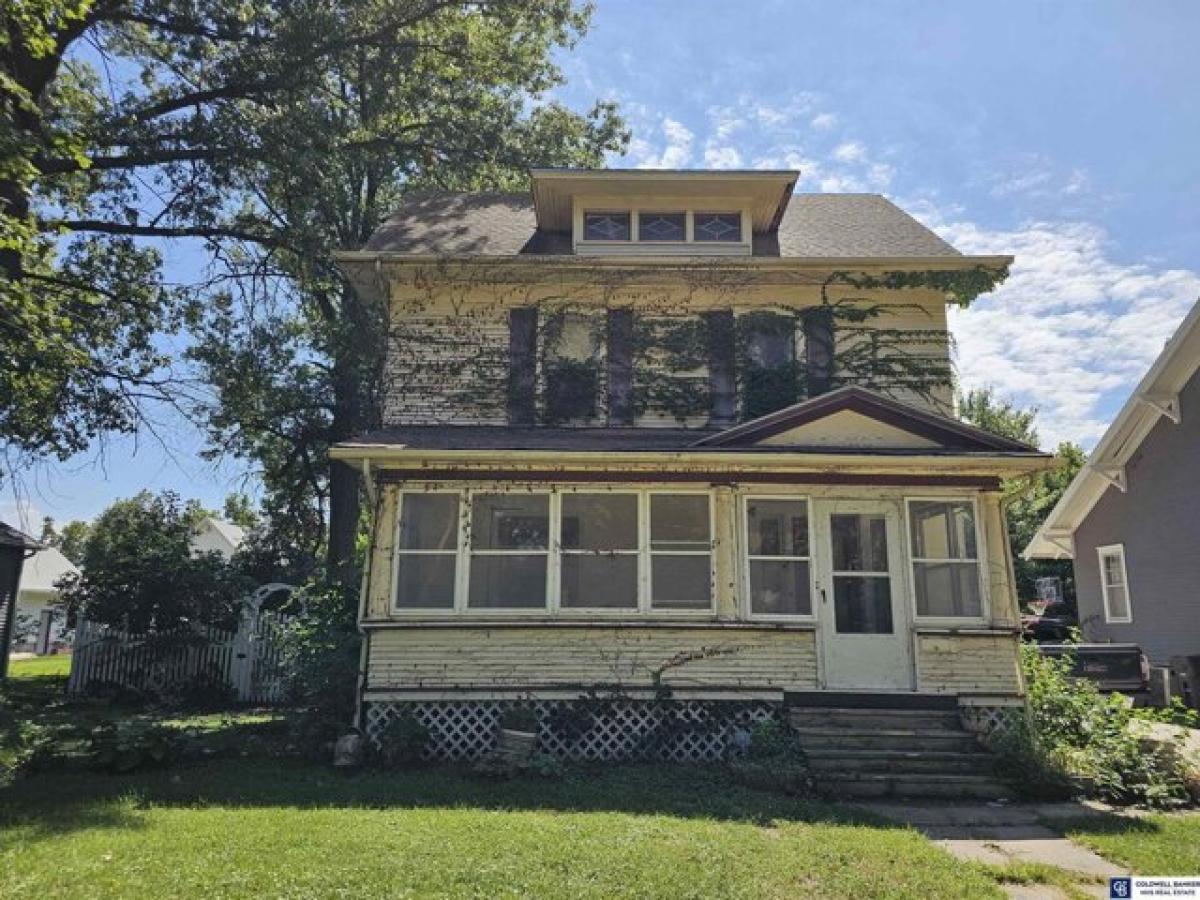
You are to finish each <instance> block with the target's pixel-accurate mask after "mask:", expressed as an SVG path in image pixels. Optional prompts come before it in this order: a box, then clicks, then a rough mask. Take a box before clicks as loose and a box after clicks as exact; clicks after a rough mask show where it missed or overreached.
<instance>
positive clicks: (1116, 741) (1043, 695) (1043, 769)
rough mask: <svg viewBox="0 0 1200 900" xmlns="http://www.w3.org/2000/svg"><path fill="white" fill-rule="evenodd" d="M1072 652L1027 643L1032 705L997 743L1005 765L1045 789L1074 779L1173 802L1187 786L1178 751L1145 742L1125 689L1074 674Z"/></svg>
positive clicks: (1017, 781) (1117, 798)
mask: <svg viewBox="0 0 1200 900" xmlns="http://www.w3.org/2000/svg"><path fill="white" fill-rule="evenodd" d="M1073 662H1074V660H1073V659H1072V657H1071V654H1069V653H1068V654H1065V655H1064V656H1063V657H1061V658H1059V659H1053V658H1049V657H1045V656H1043V655H1042V654H1041V653H1039V652H1038V649H1037V647H1036V646H1034V645H1024V646H1022V648H1021V663H1022V667H1023V668H1024V671H1025V680H1026V686H1027V690H1028V712H1027V719H1026V720H1025V721H1018V722H1017V723H1016V724H1015V725H1014V726H1013V728H1012V729H1011V730H1010V732H1009V734H1007V735H1003V736H1001V737H1000V738H999V739H998V740H997V741H996V742H995V744H994V747H995V749H996V750H997V752H998V754H999V759H998V763H997V766H998V771H999V773H1000V774H1002V775H1004V776H1006V777H1008V778H1009V779H1011V780H1012V781H1013V782H1014V785H1015V786H1016V787H1017V789H1018V790H1021V791H1023V792H1026V793H1034V794H1035V795H1037V796H1045V794H1044V793H1040V792H1043V791H1045V792H1050V793H1052V794H1055V795H1057V794H1061V793H1062V792H1063V790H1064V789H1065V787H1066V785H1068V784H1069V785H1073V787H1074V789H1075V790H1076V791H1082V792H1083V793H1086V794H1091V795H1094V796H1097V797H1100V798H1102V799H1104V800H1108V801H1110V802H1113V803H1145V804H1148V805H1154V806H1165V805H1170V804H1172V803H1177V802H1180V801H1182V800H1183V799H1184V798H1185V796H1186V792H1185V788H1184V784H1183V779H1182V777H1181V775H1180V773H1179V772H1178V771H1177V770H1176V767H1175V765H1174V764H1173V762H1172V760H1171V758H1170V755H1169V754H1164V753H1161V752H1158V751H1156V750H1154V749H1153V748H1148V747H1146V746H1144V745H1143V743H1142V742H1141V741H1140V740H1139V738H1138V736H1137V735H1136V734H1135V733H1133V732H1132V731H1131V730H1130V728H1129V725H1130V722H1131V721H1132V720H1133V718H1134V713H1133V710H1132V709H1131V708H1130V706H1129V704H1128V702H1127V701H1126V699H1125V698H1124V697H1122V696H1120V695H1110V696H1105V695H1103V694H1101V693H1100V692H1099V690H1098V689H1097V688H1096V685H1095V684H1094V683H1093V682H1091V681H1088V680H1086V679H1082V678H1073V677H1072V676H1071V667H1072V664H1073Z"/></svg>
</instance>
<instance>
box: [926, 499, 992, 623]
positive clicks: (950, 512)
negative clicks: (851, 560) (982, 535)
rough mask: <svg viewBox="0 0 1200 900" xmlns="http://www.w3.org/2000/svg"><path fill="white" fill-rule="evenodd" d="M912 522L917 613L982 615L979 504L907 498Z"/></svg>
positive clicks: (940, 616) (957, 616) (943, 615)
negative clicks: (976, 510) (977, 509)
mask: <svg viewBox="0 0 1200 900" xmlns="http://www.w3.org/2000/svg"><path fill="white" fill-rule="evenodd" d="M908 523H909V541H910V551H911V557H912V575H913V590H914V591H915V592H916V602H917V615H918V616H921V617H926V618H936V619H951V618H954V619H958V618H971V619H978V618H981V617H982V616H983V591H982V588H981V584H982V579H981V572H980V567H979V546H980V541H979V538H978V533H977V530H976V518H975V504H974V503H973V502H972V501H970V500H909V501H908Z"/></svg>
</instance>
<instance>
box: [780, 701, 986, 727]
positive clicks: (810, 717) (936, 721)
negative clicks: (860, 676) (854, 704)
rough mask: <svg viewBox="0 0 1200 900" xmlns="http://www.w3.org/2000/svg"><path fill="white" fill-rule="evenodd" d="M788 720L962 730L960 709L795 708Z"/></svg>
mask: <svg viewBox="0 0 1200 900" xmlns="http://www.w3.org/2000/svg"><path fill="white" fill-rule="evenodd" d="M787 715H788V721H789V722H791V724H792V725H794V726H796V727H797V728H803V727H806V726H807V727H811V728H857V729H870V730H874V729H893V728H905V729H939V728H940V729H948V730H951V731H961V730H962V722H961V721H960V720H959V717H958V710H957V709H954V710H936V709H934V710H929V709H857V708H849V709H847V708H844V707H793V708H791V709H789V710H788V713H787Z"/></svg>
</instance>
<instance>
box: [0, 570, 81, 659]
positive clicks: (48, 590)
mask: <svg viewBox="0 0 1200 900" xmlns="http://www.w3.org/2000/svg"><path fill="white" fill-rule="evenodd" d="M78 572H79V569H77V568H76V567H75V564H74V563H72V562H71V561H70V560H69V559H67V558H66V557H65V556H63V555H62V553H61V552H59V550H58V549H57V548H55V547H47V548H46V549H45V550H39V551H38V552H37V553H35V554H33V556H31V557H29V558H28V559H27V560H25V566H24V568H22V569H21V584H20V587H19V588H18V589H17V616H18V617H19V618H20V619H25V620H32V621H33V623H34V626H35V627H32V630H30V629H26V628H19V629H18V632H17V636H16V638H15V639H14V641H13V644H12V649H13V651H14V652H17V653H37V654H39V655H41V654H45V653H49V652H50V651H51V650H53V649H55V647H56V646H57V645H60V644H62V643H64V632H65V631H66V616H65V615H64V614H63V611H62V609H61V608H60V607H59V597H58V588H56V587H55V586H54V583H55V582H56V581H58V580H59V579H60V578H62V577H63V576H64V575H71V574H76V573H78ZM22 624H23V625H25V624H28V622H22Z"/></svg>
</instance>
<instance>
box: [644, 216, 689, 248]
mask: <svg viewBox="0 0 1200 900" xmlns="http://www.w3.org/2000/svg"><path fill="white" fill-rule="evenodd" d="M638 240H641V241H678V242H682V241H686V240H687V213H681V212H644V213H639V214H638Z"/></svg>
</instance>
